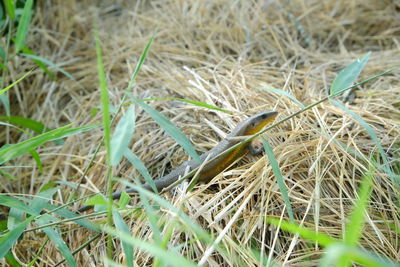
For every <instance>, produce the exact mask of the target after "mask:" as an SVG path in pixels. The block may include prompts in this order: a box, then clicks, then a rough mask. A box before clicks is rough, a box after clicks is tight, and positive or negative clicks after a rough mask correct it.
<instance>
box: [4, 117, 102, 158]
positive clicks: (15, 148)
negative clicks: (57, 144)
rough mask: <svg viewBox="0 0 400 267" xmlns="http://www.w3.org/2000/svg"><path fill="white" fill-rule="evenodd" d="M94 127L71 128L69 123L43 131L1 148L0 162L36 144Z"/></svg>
mask: <svg viewBox="0 0 400 267" xmlns="http://www.w3.org/2000/svg"><path fill="white" fill-rule="evenodd" d="M95 127H98V125H97V124H94V125H89V126H82V127H78V128H71V125H66V126H63V127H60V128H57V129H54V130H51V131H49V132H46V133H43V134H41V135H38V136H35V137H33V138H31V139H28V140H26V141H22V142H20V143H18V144H14V145H10V146H8V147H6V148H4V149H2V150H0V164H3V163H4V162H7V161H9V160H12V159H15V158H16V157H19V156H21V155H23V154H25V153H27V152H29V151H31V150H33V149H35V148H37V147H38V146H41V145H43V144H44V143H46V142H49V141H53V140H56V139H60V138H63V137H67V136H70V135H75V134H78V133H81V132H85V131H89V130H91V129H93V128H95Z"/></svg>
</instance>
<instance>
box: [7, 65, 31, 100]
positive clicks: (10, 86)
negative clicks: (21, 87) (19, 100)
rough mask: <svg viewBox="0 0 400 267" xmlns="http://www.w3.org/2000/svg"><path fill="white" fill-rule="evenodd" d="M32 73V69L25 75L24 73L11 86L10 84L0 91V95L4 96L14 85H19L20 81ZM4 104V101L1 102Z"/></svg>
mask: <svg viewBox="0 0 400 267" xmlns="http://www.w3.org/2000/svg"><path fill="white" fill-rule="evenodd" d="M32 71H33V69H31V70H30V71H28V72H27V73H25V74H24V75H22V77H21V78H19V79H18V80H16V81H15V82H13V83H12V84H10V85H9V86H7V87H6V88H4V89H1V90H0V95H2V94H4V93H5V92H7V91H8V90H10V89H11V88H12V87H14V85H16V84H17V83H19V82H20V81H22V80H23V79H25V78H26V77H27V76H28V75H29V74H31V72H32ZM3 104H4V101H3Z"/></svg>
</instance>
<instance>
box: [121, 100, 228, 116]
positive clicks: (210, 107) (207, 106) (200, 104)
mask: <svg viewBox="0 0 400 267" xmlns="http://www.w3.org/2000/svg"><path fill="white" fill-rule="evenodd" d="M154 100H177V101H182V102H185V103H188V104H193V105H196V106H199V107H203V108H207V109H213V110H218V111H222V112H225V113H228V114H232V113H233V112H232V111H229V110H226V109H222V108H219V107H217V106H213V105H209V104H207V103H204V102H200V101H194V100H190V99H185V98H178V97H156V98H146V99H143V101H154ZM125 104H128V103H125Z"/></svg>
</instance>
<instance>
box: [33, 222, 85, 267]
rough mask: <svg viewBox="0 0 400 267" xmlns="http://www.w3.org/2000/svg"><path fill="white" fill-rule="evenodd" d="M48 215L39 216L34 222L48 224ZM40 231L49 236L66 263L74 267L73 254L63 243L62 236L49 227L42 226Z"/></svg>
mask: <svg viewBox="0 0 400 267" xmlns="http://www.w3.org/2000/svg"><path fill="white" fill-rule="evenodd" d="M47 217H48V216H46V215H44V216H42V217H40V218H39V219H37V220H36V223H37V224H38V225H44V224H48V223H50V222H51V219H50V218H47ZM42 231H43V232H44V233H45V234H46V235H47V236H48V237H49V239H50V240H51V241H52V242H53V243H54V245H55V246H56V248H57V249H58V251H59V252H60V253H61V255H62V256H63V257H64V259H65V260H66V262H67V263H68V266H72V267H76V266H77V265H76V262H75V259H74V256H73V255H72V252H71V250H70V249H69V248H68V246H67V245H66V244H65V242H64V240H63V239H62V237H61V236H60V235H59V234H58V233H57V231H56V230H55V229H53V228H51V227H46V228H43V229H42Z"/></svg>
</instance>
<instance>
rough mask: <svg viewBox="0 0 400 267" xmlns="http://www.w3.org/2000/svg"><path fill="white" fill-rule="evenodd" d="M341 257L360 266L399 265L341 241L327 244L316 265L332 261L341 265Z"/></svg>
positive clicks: (386, 266)
mask: <svg viewBox="0 0 400 267" xmlns="http://www.w3.org/2000/svg"><path fill="white" fill-rule="evenodd" d="M342 257H343V258H346V259H350V260H352V261H354V262H357V263H359V264H361V266H366V267H399V265H398V264H396V263H395V262H392V261H391V260H389V259H387V258H386V257H383V256H382V255H376V254H373V253H370V252H368V251H366V250H364V249H361V248H358V247H354V246H349V245H345V244H342V243H336V244H332V245H331V246H329V247H328V248H327V249H326V251H325V253H324V255H323V257H322V259H321V261H320V262H319V264H318V266H319V267H326V266H333V264H334V263H337V265H336V266H340V267H342V266H343V265H340V263H339V259H340V258H342ZM357 266H359V265H357Z"/></svg>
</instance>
